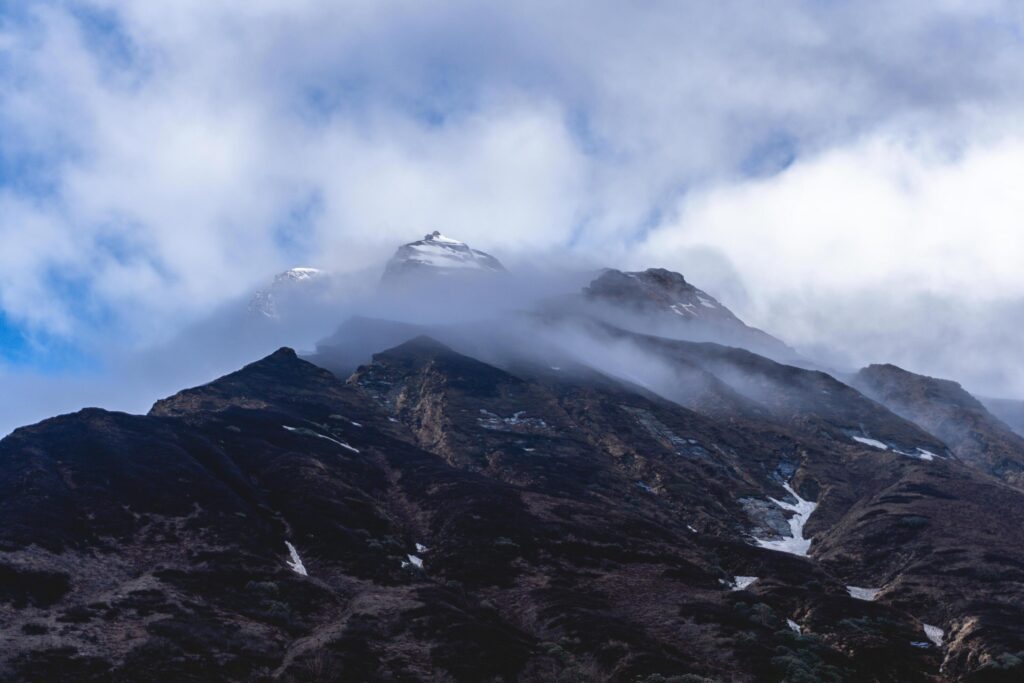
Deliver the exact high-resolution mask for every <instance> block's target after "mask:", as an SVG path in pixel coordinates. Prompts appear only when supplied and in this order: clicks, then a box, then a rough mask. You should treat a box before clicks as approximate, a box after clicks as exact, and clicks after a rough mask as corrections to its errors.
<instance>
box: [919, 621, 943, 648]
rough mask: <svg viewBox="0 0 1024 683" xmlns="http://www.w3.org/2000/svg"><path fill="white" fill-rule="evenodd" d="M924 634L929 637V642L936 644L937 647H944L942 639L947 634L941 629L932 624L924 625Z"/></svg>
mask: <svg viewBox="0 0 1024 683" xmlns="http://www.w3.org/2000/svg"><path fill="white" fill-rule="evenodd" d="M924 634H925V635H926V636H928V640H930V641H932V642H933V643H935V647H942V638H943V636H945V635H946V634H945V632H944V631H943V630H942V629H941V628H939V627H938V626H932V625H931V624H924Z"/></svg>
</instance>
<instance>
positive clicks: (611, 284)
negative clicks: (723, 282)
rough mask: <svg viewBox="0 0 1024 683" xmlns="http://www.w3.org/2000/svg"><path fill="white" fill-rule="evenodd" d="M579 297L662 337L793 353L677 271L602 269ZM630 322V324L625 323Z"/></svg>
mask: <svg viewBox="0 0 1024 683" xmlns="http://www.w3.org/2000/svg"><path fill="white" fill-rule="evenodd" d="M583 294H584V298H585V299H586V300H587V301H588V302H590V303H592V304H595V305H597V306H599V307H603V308H604V311H605V312H606V313H609V314H611V315H612V316H613V322H616V323H618V324H622V323H627V325H628V318H629V317H633V318H634V319H635V321H636V322H638V323H640V324H641V325H647V324H652V323H653V325H654V326H655V327H656V328H657V329H658V330H659V332H660V333H662V334H663V335H664V336H675V335H674V333H673V332H676V333H678V335H679V336H681V337H683V338H686V339H691V340H694V341H713V342H719V343H723V344H727V345H730V346H740V347H743V348H747V349H750V350H752V351H755V352H758V353H762V354H765V355H769V356H771V357H773V358H785V359H790V358H795V357H796V352H795V351H794V350H793V349H791V348H790V347H788V346H787V345H786V344H785V343H783V342H782V341H780V340H778V339H776V338H775V337H773V336H771V335H770V334H768V333H766V332H763V331H762V330H759V329H757V328H754V327H750V326H749V325H747V324H746V323H744V322H743V321H742V320H740V319H739V318H738V317H736V315H735V314H734V313H733V312H732V311H730V310H729V309H728V308H726V307H725V306H724V305H723V304H722V303H720V302H719V301H718V300H717V299H715V298H714V297H713V296H711V295H710V294H708V293H707V292H704V291H702V290H700V289H698V288H697V287H695V286H693V285H692V284H690V283H689V282H687V281H686V278H684V277H683V276H682V275H680V274H679V273H676V272H673V271H670V270H666V269H664V268H649V269H647V270H644V271H637V272H623V271H620V270H615V269H608V270H605V271H604V272H603V273H602V274H601V275H600V276H599V277H597V278H596V279H595V280H594V281H593V282H591V283H590V285H589V286H588V287H586V289H584V290H583ZM628 326H631V325H628Z"/></svg>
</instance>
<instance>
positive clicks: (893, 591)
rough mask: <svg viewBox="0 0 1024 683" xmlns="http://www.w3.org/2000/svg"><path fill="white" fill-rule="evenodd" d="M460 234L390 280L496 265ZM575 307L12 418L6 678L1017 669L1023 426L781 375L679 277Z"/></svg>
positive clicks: (880, 383) (4, 483)
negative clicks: (124, 408) (129, 399)
mask: <svg viewBox="0 0 1024 683" xmlns="http://www.w3.org/2000/svg"><path fill="white" fill-rule="evenodd" d="M452 242H453V241H449V240H447V239H446V238H443V237H442V236H440V235H439V234H434V235H430V236H427V238H426V239H425V240H423V241H421V242H418V243H412V244H411V245H406V246H407V247H410V248H409V249H406V250H405V251H404V252H403V251H402V250H400V251H399V254H404V255H405V257H407V258H403V259H402V260H400V264H399V265H395V266H394V268H393V269H392V267H391V266H389V271H395V272H397V271H398V270H404V269H407V268H408V269H412V268H420V267H438V268H464V267H470V266H467V265H465V263H463V265H459V266H452V265H451V263H449V261H450V260H451V259H456V260H457V259H466V263H468V262H470V261H472V262H473V263H476V264H477V265H476V266H472V267H473V268H477V267H479V268H483V269H488V270H498V269H500V264H499V265H498V266H496V267H495V266H494V263H496V261H495V262H494V263H491V261H489V260H488V259H489V258H490V257H486V255H482V254H481V253H479V252H475V251H473V250H471V249H469V248H468V247H466V246H465V245H462V244H461V243H454V244H453V243H452ZM449 252H450V253H449ZM417 260H419V261H422V263H420V265H408V264H412V263H416V262H417ZM392 263H393V264H394V263H395V262H394V261H393V262H392ZM402 264H404V265H402ZM574 301H575V303H574V304H572V305H562V306H556V307H550V306H549V307H545V308H544V309H543V310H540V311H536V312H532V313H531V312H525V313H523V314H522V315H520V316H518V317H516V318H514V319H512V320H505V321H503V323H502V324H500V325H499V324H497V323H489V322H485V323H483V324H480V325H476V326H465V325H463V326H452V325H447V326H446V325H434V326H424V325H422V324H414V323H410V322H403V321H391V320H375V319H372V318H366V317H363V318H356V319H353V320H349V321H346V322H344V323H343V324H341V326H340V327H339V328H338V330H337V332H336V333H335V334H334V335H332V336H330V337H329V338H328V339H327V340H325V341H324V342H323V343H322V344H321V345H320V346H319V347H318V350H317V353H316V354H315V355H311V356H309V357H308V358H302V357H300V356H299V355H298V354H297V353H296V352H295V351H293V350H292V349H290V348H281V349H279V350H277V351H276V352H274V353H272V354H270V355H269V356H267V357H265V358H262V359H260V360H256V361H255V362H253V363H251V364H249V365H247V366H245V367H243V368H241V369H240V370H238V371H236V372H233V373H231V374H228V375H226V376H224V377H221V378H219V379H216V380H214V381H212V382H210V383H209V384H205V385H203V386H199V387H195V388H191V389H185V390H183V391H181V392H179V393H177V394H175V395H173V396H170V397H167V398H164V399H162V400H160V401H157V402H156V404H155V405H154V406H153V407H152V409H151V410H150V411H149V413H148V414H146V415H128V414H123V413H116V412H109V411H105V410H99V409H87V410H83V411H80V412H77V413H74V414H70V415H63V416H59V417H55V418H52V419H49V420H46V421H44V422H41V423H39V424H36V425H31V426H27V427H23V428H21V429H18V430H16V431H15V432H14V433H12V434H11V435H10V436H8V437H6V438H5V439H3V440H2V441H0V511H2V517H0V519H2V520H3V524H2V525H0V615H2V618H0V643H2V645H3V647H2V648H0V679H2V680H11V681H51V680H59V681H125V682H128V681H154V682H155V681H161V682H162V681H210V680H218V681H221V680H223V681H285V682H292V681H294V682H298V681H339V680H345V681H376V680H396V681H397V680H403V681H404V680H411V681H420V680H422V681H604V680H611V681H628V682H636V681H643V682H646V683H664V682H666V681H676V682H686V683H699V682H708V681H721V682H725V681H728V682H733V681H751V682H755V681H757V682H760V681H765V682H769V681H771V682H778V681H789V682H807V681H890V682H893V683H897V682H898V683H914V682H920V683H934V682H938V681H970V682H977V683H983V682H990V681H992V682H996V681H1020V680H1024V489H1022V487H1021V480H1020V477H1019V476H1018V470H1017V469H1015V468H1016V463H1019V462H1021V461H1022V460H1024V447H1022V445H1021V439H1020V437H1018V436H1016V435H1015V434H1014V433H1013V432H1012V431H1011V430H1010V429H1009V427H1007V426H1006V425H1005V424H1003V423H1002V422H1001V421H1000V420H999V419H997V418H996V417H994V416H992V415H991V414H990V413H989V412H988V411H987V410H986V409H985V407H984V406H983V405H982V404H981V403H980V402H979V401H977V400H975V399H974V398H973V397H971V396H970V394H969V393H968V392H967V391H965V390H964V389H963V388H962V387H960V386H959V385H956V384H954V383H948V382H942V381H939V380H935V379H932V378H924V377H921V376H918V375H914V374H912V373H909V372H906V371H903V370H900V369H898V368H892V367H874V366H873V367H871V368H867V369H866V370H864V371H862V372H861V373H859V374H858V375H856V376H854V377H852V378H850V377H847V376H846V375H843V374H841V373H833V372H826V371H824V370H820V369H808V368H807V367H801V366H799V365H796V364H787V363H786V362H784V361H782V360H780V358H778V357H776V356H774V355H773V354H772V353H768V351H771V350H775V351H779V352H780V355H781V350H782V349H788V347H786V346H785V344H783V343H782V342H780V341H778V340H775V338H774V337H771V336H769V335H768V334H767V333H764V332H760V331H757V330H754V328H750V327H748V326H746V325H745V324H744V323H743V322H742V321H740V320H739V318H737V317H736V316H735V315H733V314H732V313H731V312H729V311H728V309H726V308H725V307H724V306H723V305H722V304H721V303H720V302H718V301H717V300H715V299H713V298H712V297H710V296H709V295H707V294H705V293H703V292H702V291H701V290H698V289H696V288H695V287H693V286H692V285H689V283H687V282H686V281H685V279H684V278H683V277H682V276H681V275H678V274H674V273H670V272H668V271H660V270H651V271H645V272H642V273H622V272H619V271H608V272H605V273H604V274H602V275H599V276H598V277H597V278H596V279H595V280H594V281H593V282H592V283H591V284H590V285H589V286H588V287H587V288H586V289H585V290H584V291H583V292H580V293H579V296H578V298H577V299H575V300H574ZM581 302H582V303H581ZM576 304H579V305H576ZM638 312H639V315H638ZM617 316H621V317H617ZM662 316H673V317H674V318H678V319H679V320H680V321H682V325H684V327H682V328H672V327H665V326H664V325H663V324H662V323H663V319H662ZM644 319H648V320H650V321H651V322H650V324H649V325H647V326H646V327H644V326H643V325H641V324H640V321H642V320H644ZM703 319H706V320H708V321H712V322H713V323H714V325H715V328H714V332H715V334H716V335H717V339H718V341H709V340H707V339H701V338H699V337H700V336H701V335H700V334H691V331H692V328H690V327H686V326H689V325H691V324H692V322H693V321H694V320H703ZM624 321H625V322H629V323H630V324H628V325H627V324H625V322H624ZM707 329H711V328H707ZM673 330H674V331H675V332H677V333H678V334H674V333H673ZM517 335H519V336H517ZM762 335H763V336H762ZM694 337H697V338H694ZM524 340H525V341H524ZM770 340H775V342H777V343H778V345H776V344H775V342H772V341H770ZM726 342H728V343H726ZM779 345H781V347H780V346H779ZM766 348H767V349H768V350H767V351H764V350H765V349H766ZM758 349H762V351H764V352H763V353H759V352H758ZM766 354H767V355H766ZM769 356H772V357H769ZM311 361H313V362H311ZM844 379H845V381H844Z"/></svg>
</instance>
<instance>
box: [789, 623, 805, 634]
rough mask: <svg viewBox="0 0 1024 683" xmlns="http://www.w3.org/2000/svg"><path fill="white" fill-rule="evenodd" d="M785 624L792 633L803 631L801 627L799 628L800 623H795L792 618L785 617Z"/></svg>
mask: <svg viewBox="0 0 1024 683" xmlns="http://www.w3.org/2000/svg"><path fill="white" fill-rule="evenodd" d="M786 626H789V629H790V630H791V631H793V633H797V634H799V633H803V629H802V628H800V624H798V623H796V622H795V621H793V620H792V619H786Z"/></svg>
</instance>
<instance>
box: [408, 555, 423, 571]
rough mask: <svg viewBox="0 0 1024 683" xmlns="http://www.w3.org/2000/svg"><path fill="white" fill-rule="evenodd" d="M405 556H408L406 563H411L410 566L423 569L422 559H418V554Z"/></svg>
mask: <svg viewBox="0 0 1024 683" xmlns="http://www.w3.org/2000/svg"><path fill="white" fill-rule="evenodd" d="M406 557H408V558H409V562H408V563H407V564H411V565H412V566H414V567H416V568H417V569H423V560H422V559H420V557H419V556H418V555H411V554H410V555H406Z"/></svg>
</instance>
